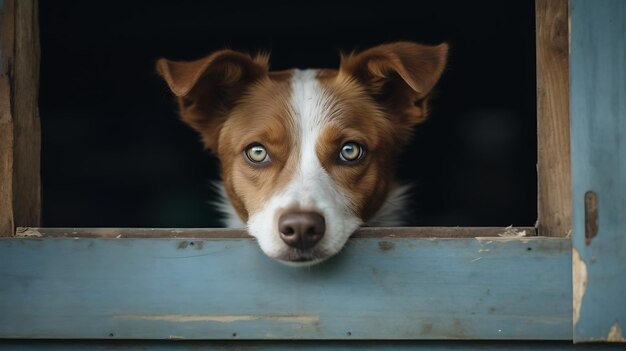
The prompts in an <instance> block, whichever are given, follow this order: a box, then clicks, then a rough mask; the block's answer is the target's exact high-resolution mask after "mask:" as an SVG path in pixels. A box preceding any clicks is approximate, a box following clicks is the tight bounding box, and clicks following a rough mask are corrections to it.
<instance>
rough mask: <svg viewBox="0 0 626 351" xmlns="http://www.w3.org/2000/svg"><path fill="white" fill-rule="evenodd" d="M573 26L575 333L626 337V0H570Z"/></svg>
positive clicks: (590, 337) (583, 338) (585, 338)
mask: <svg viewBox="0 0 626 351" xmlns="http://www.w3.org/2000/svg"><path fill="white" fill-rule="evenodd" d="M571 30H572V32H571V54H570V70H571V77H570V81H571V99H570V100H571V126H572V128H571V140H572V183H573V243H574V247H575V252H574V263H575V265H574V275H575V287H574V291H575V297H574V299H575V301H574V305H575V306H576V308H575V316H574V319H575V321H574V322H575V332H574V339H575V340H576V341H590V340H607V339H612V340H621V341H626V340H624V335H625V331H626V1H623V0H594V1H588V0H572V1H571ZM588 191H592V192H594V193H595V194H596V195H597V199H598V222H597V223H598V231H597V236H596V237H595V238H593V239H592V240H591V242H590V243H589V245H587V243H586V241H585V193H586V192H588ZM576 292H577V293H576Z"/></svg>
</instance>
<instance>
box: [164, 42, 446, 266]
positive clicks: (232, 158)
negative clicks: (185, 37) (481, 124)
mask: <svg viewBox="0 0 626 351" xmlns="http://www.w3.org/2000/svg"><path fill="white" fill-rule="evenodd" d="M447 53H448V45H447V44H445V43H444V44H440V45H437V46H428V45H422V44H417V43H412V42H395V43H389V44H383V45H379V46H376V47H373V48H370V49H367V50H365V51H362V52H360V53H358V54H357V53H352V54H349V55H343V54H342V55H341V62H340V65H339V68H338V69H306V70H299V69H291V70H285V71H270V70H269V55H267V54H258V55H256V56H250V55H248V54H245V53H242V52H237V51H233V50H229V49H225V50H220V51H217V52H214V53H212V54H210V55H208V56H206V57H204V58H201V59H199V60H196V61H189V62H181V61H171V60H167V59H164V58H163V59H159V60H158V61H157V65H156V66H157V72H158V73H159V75H160V76H162V77H163V79H164V80H165V81H166V82H167V85H168V86H169V88H170V90H171V91H172V93H173V94H174V95H175V96H176V100H177V103H178V108H179V113H180V116H181V118H182V120H183V121H184V122H185V123H186V124H188V125H189V126H191V127H192V128H193V129H195V130H196V131H197V132H198V133H199V134H200V137H201V140H202V143H203V144H204V146H205V148H206V149H208V150H211V151H212V152H213V153H214V154H215V155H216V156H217V158H218V159H219V161H220V165H221V176H222V184H221V186H220V188H221V191H222V193H223V196H224V198H225V201H224V202H223V203H222V205H221V209H222V210H223V212H225V213H226V217H227V218H226V221H225V222H226V223H225V224H226V226H228V227H241V228H243V227H247V230H248V232H249V234H250V235H252V236H254V237H255V238H256V239H257V241H258V243H259V245H260V247H261V249H262V250H263V252H264V253H265V254H266V255H267V256H269V257H271V258H273V259H276V260H279V261H281V262H283V263H288V264H291V265H295V266H307V265H313V264H317V263H319V262H322V261H324V260H326V259H327V258H329V257H331V256H333V255H335V254H336V253H337V252H339V251H340V250H341V249H342V247H343V246H344V244H345V243H346V241H347V240H348V238H349V237H350V236H351V235H352V233H353V232H354V231H355V230H357V229H358V228H359V227H360V226H363V225H366V226H398V225H401V224H402V223H401V221H400V219H401V214H402V212H403V210H405V209H406V207H405V205H404V202H405V197H406V196H405V194H406V191H407V189H408V187H407V186H400V185H399V184H397V183H396V182H395V181H394V162H395V159H396V158H397V156H398V154H399V152H400V151H401V149H402V146H404V145H405V144H407V142H408V141H409V140H410V137H411V133H412V130H413V127H414V126H415V125H417V124H419V123H420V122H422V121H424V120H425V118H426V116H427V115H428V106H427V103H428V98H429V96H430V95H431V91H432V89H433V87H434V86H435V84H436V83H437V81H438V80H439V78H440V76H441V74H442V73H443V71H444V67H445V65H446V60H447Z"/></svg>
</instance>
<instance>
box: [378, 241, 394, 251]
mask: <svg viewBox="0 0 626 351" xmlns="http://www.w3.org/2000/svg"><path fill="white" fill-rule="evenodd" d="M393 247H394V244H393V243H392V242H391V241H379V242H378V248H379V249H380V251H383V252H386V251H389V250H393Z"/></svg>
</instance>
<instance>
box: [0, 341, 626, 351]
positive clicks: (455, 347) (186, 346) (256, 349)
mask: <svg viewBox="0 0 626 351" xmlns="http://www.w3.org/2000/svg"><path fill="white" fill-rule="evenodd" d="M619 346H620V345H607V344H584V345H574V344H572V342H571V341H517V340H516V341H460V340H455V341H409V340H402V341H389V340H384V341H372V340H367V341H345V340H332V341H330V340H329V341H319V340H315V341H301V340H299V341H277V340H272V341H256V340H255V341H244V340H222V341H208V340H207V341H198V340H194V341H191V340H185V341H182V340H130V341H129V340H89V341H85V340H0V350H2V351H4V350H6V351H15V350H20V351H41V350H46V351H100V350H103V351H110V350H128V351H133V350H137V351H145V350H150V351H198V350H218V351H235V350H236V351H247V350H250V351H283V350H288V351H293V350H298V351H300V350H302V351H315V350H325V351H353V350H390V351H459V350H463V351H531V350H532V351H569V350H575V351H607V350H609V351H611V350H615V351H617V350H626V347H619Z"/></svg>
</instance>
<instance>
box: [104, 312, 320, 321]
mask: <svg viewBox="0 0 626 351" xmlns="http://www.w3.org/2000/svg"><path fill="white" fill-rule="evenodd" d="M114 318H115V319H127V320H142V321H164V322H174V323H186V322H218V323H232V322H241V321H259V320H260V321H276V322H299V323H315V322H319V320H320V317H319V316H313V315H197V314H196V315H187V314H125V315H118V316H114Z"/></svg>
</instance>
